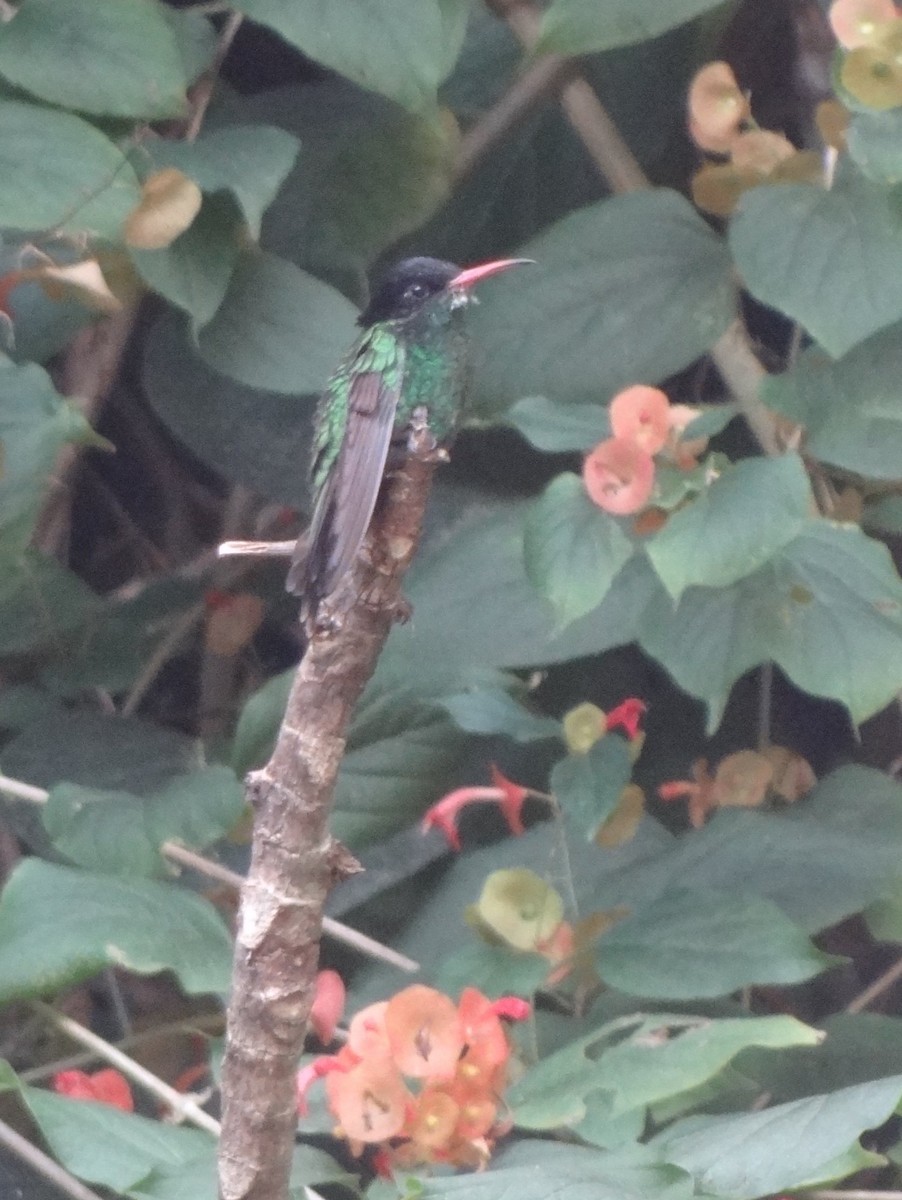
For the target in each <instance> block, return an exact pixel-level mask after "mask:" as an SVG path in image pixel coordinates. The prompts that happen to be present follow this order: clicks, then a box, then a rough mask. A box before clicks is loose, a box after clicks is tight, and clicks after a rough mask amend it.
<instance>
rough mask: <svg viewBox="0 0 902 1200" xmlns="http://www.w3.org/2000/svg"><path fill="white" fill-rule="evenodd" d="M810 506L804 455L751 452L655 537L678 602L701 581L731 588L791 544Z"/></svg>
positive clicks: (654, 556)
mask: <svg viewBox="0 0 902 1200" xmlns="http://www.w3.org/2000/svg"><path fill="white" fill-rule="evenodd" d="M810 509H811V490H810V487H809V484H808V476H807V474H806V473H805V468H804V466H803V465H802V460H801V459H800V458H799V457H798V455H795V454H784V455H782V456H781V457H780V458H749V459H746V460H745V461H744V462H739V463H736V465H735V466H732V467H728V468H727V470H725V471H724V473H723V474H722V475H721V476H720V478H718V479H716V480H715V481H714V483H713V484H712V485H711V487H710V488H708V489H707V490H706V491H704V492H703V493H702V494H701V495H700V496H699V497H698V498H697V499H696V500H694V501H693V502H692V503H691V504H688V505H686V506H685V507H684V508H682V509H680V510H679V511H678V512H675V513H674V514H673V515H672V516H671V517H670V519H669V520H668V522H667V524H666V525H665V526H664V528H663V529H662V530H660V532H659V533H657V534H656V535H655V537H654V538H653V539H652V540H651V541H650V542H649V543H648V547H647V548H648V556H649V558H650V559H651V561H652V564H653V565H654V568H655V570H656V571H657V573H658V575H659V577H660V579H661V582H662V583H663V584H664V586H665V587H666V588H667V590H668V592H669V593H670V594H671V596H673V598H674V600H679V598H680V596H682V594H683V592H684V591H685V590H686V588H687V587H691V586H692V585H693V584H695V585H698V586H704V587H728V586H729V585H730V584H732V583H736V582H737V580H739V579H743V578H744V577H745V576H746V575H751V574H752V573H753V572H754V571H755V570H757V568H758V567H760V566H762V565H763V564H764V563H766V562H767V561H768V560H769V559H770V558H772V557H773V555H774V554H775V553H776V552H777V551H778V550H781V549H782V548H783V547H784V546H785V545H787V543H788V542H791V541H792V539H793V538H794V537H795V536H796V535H797V534H798V533H800V532H801V529H802V526H803V525H804V524H805V523H806V521H807V519H808V516H809V513H810Z"/></svg>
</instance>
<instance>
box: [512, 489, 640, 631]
mask: <svg viewBox="0 0 902 1200" xmlns="http://www.w3.org/2000/svg"><path fill="white" fill-rule="evenodd" d="M632 552H633V547H632V543H631V542H630V540H629V538H628V537H627V536H626V534H625V533H624V532H623V530H622V529H621V527H620V524H619V523H618V522H617V521H616V520H615V519H614V518H613V517H612V516H610V514H609V513H606V512H604V511H602V509H600V508H599V507H598V505H597V504H594V503H593V502H592V501H591V500H590V499H589V497H588V495H587V493H586V489H585V486H584V485H583V481H582V480H581V479H580V477H579V476H578V475H574V474H572V473H571V472H569V471H567V472H565V473H564V474H562V475H558V477H557V478H556V479H553V480H552V481H551V483H550V484H549V485H548V487H547V488H546V489H545V491H544V492H543V494H542V496H541V497H540V498H539V499H538V500H537V501H536V502H535V504H534V505H533V506H532V508H531V510H530V512H529V514H528V515H527V518H526V526H525V528H524V531H523V559H524V563H525V566H526V575H527V578H528V579H529V580H530V582H531V583H532V584H533V586H534V587H535V588H536V590H537V591H538V592H539V593H540V594H541V595H543V596H544V597H545V598H546V599H547V600H548V601H550V603H551V604H552V606H553V607H554V610H555V612H556V613H557V617H558V622H559V624H560V626H561V627H562V628H563V627H564V626H566V625H569V624H570V623H571V622H572V621H575V620H576V619H577V618H578V617H584V616H585V615H586V613H588V612H591V611H592V609H593V608H597V607H598V605H599V604H601V602H602V600H603V599H604V598H605V596H606V595H607V593H608V592H609V591H610V588H611V585H612V584H613V582H614V580H615V579H616V577H617V575H618V574H619V572H620V569H621V567H622V566H623V565H624V563H625V562H626V560H627V559H628V558H629V557H630V555H631V554H632Z"/></svg>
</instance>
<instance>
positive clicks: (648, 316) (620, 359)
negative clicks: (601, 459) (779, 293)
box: [472, 189, 733, 416]
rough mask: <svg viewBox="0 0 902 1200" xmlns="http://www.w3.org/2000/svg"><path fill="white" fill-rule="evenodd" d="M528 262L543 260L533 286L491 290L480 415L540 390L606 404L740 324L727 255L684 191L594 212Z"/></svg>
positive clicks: (477, 326)
mask: <svg viewBox="0 0 902 1200" xmlns="http://www.w3.org/2000/svg"><path fill="white" fill-rule="evenodd" d="M518 253H522V254H523V255H525V256H526V257H528V258H534V259H535V260H536V264H537V265H536V266H534V267H530V268H529V272H528V276H529V277H528V278H526V274H527V273H526V271H524V272H523V273H522V276H521V277H520V278H518V279H516V280H512V279H510V278H508V279H507V280H504V279H503V277H501V276H499V277H498V279H497V280H489V281H487V282H486V284H485V286H484V287H483V288H482V289H481V291H480V299H481V301H482V303H481V304H480V307H479V309H478V310H477V312H476V313H475V314H474V316H473V319H472V326H473V330H474V334H475V338H476V341H477V345H478V350H477V354H476V372H475V381H474V382H475V386H474V402H475V403H474V407H475V410H476V412H477V414H478V415H482V416H488V415H490V414H495V413H497V412H498V411H499V410H502V409H504V408H506V407H507V406H508V405H509V404H510V403H511V402H512V401H514V400H518V399H520V398H521V397H522V396H532V395H535V394H536V393H537V392H538V393H540V394H542V395H544V396H547V397H549V398H550V399H551V400H552V401H562V402H566V403H573V402H586V401H595V402H596V403H597V402H598V400H599V399H601V400H604V399H607V398H608V397H609V396H610V395H612V394H613V393H614V392H616V391H618V390H619V389H620V388H621V387H624V386H625V385H626V384H629V383H649V384H654V383H658V382H659V381H660V380H662V379H664V378H665V377H666V376H668V375H672V374H674V373H675V372H677V371H679V370H681V369H682V368H683V367H686V366H688V365H689V364H690V363H691V362H693V361H694V360H695V359H696V358H698V357H699V356H700V355H702V354H704V353H705V351H706V350H708V349H709V348H710V347H711V346H712V345H713V344H714V342H715V341H716V340H717V338H718V337H719V336H720V335H721V333H723V331H724V329H725V328H726V327H727V325H728V324H729V321H730V319H731V315H732V312H733V291H732V283H731V281H730V259H729V255H728V254H727V250H726V247H725V245H724V244H723V242H722V241H721V239H720V238H719V237H718V236H717V235H716V234H715V233H713V232H712V231H711V230H710V229H709V228H708V226H707V225H706V224H705V222H704V221H703V220H702V218H701V217H700V216H699V215H698V213H696V212H695V211H694V209H693V208H692V207H691V205H690V204H689V202H688V201H687V200H685V199H684V198H683V197H682V196H679V195H677V193H676V192H672V191H668V190H666V189H657V190H654V191H647V192H634V193H632V194H630V195H627V196H617V197H615V198H614V199H612V200H606V201H604V202H603V203H601V204H594V205H591V206H590V207H588V208H584V209H581V210H580V211H578V212H575V213H572V214H571V215H570V216H568V217H565V218H564V219H563V220H561V221H558V222H557V223H556V224H555V225H553V226H552V227H551V228H550V229H549V230H547V231H546V232H544V233H542V234H540V235H539V236H538V237H537V238H535V239H534V240H533V241H531V242H527V244H526V245H525V246H523V247H521V248H520V250H519V251H518Z"/></svg>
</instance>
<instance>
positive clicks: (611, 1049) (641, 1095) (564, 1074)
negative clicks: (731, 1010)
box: [506, 1013, 822, 1129]
mask: <svg viewBox="0 0 902 1200" xmlns="http://www.w3.org/2000/svg"><path fill="white" fill-rule="evenodd" d="M821 1040H822V1035H820V1034H819V1033H818V1032H817V1031H816V1030H814V1029H810V1028H809V1027H808V1026H807V1025H803V1024H802V1023H801V1022H800V1021H797V1020H796V1019H795V1018H794V1017H783V1016H779V1017H752V1018H749V1019H735V1020H734V1019H728V1020H721V1021H710V1020H706V1019H704V1018H702V1017H687V1016H682V1015H680V1016H675V1015H672V1014H669V1013H656V1014H654V1016H644V1015H643V1014H641V1013H637V1014H636V1015H635V1016H629V1017H622V1018H618V1019H616V1020H614V1021H610V1022H608V1023H606V1024H605V1025H602V1026H601V1027H600V1028H598V1029H595V1030H593V1031H592V1032H591V1033H589V1034H587V1035H586V1036H585V1037H581V1038H579V1039H577V1040H576V1041H572V1042H570V1043H569V1044H568V1045H566V1046H564V1047H563V1049H561V1050H558V1051H556V1052H555V1053H553V1054H550V1055H549V1056H548V1057H547V1058H544V1059H542V1060H541V1061H540V1062H538V1063H536V1064H535V1065H534V1066H532V1067H531V1068H530V1069H529V1070H528V1071H527V1073H526V1074H525V1075H524V1076H523V1078H522V1079H521V1080H519V1081H518V1082H517V1083H515V1084H514V1085H513V1087H512V1088H510V1090H509V1091H508V1093H507V1097H506V1098H507V1102H508V1103H509V1104H510V1106H511V1108H512V1109H513V1115H514V1121H515V1123H516V1124H517V1125H519V1126H520V1127H521V1128H525V1129H557V1128H559V1127H560V1126H562V1125H567V1126H571V1127H572V1126H576V1125H579V1124H580V1122H581V1121H582V1120H583V1119H584V1117H585V1116H586V1111H587V1101H589V1102H592V1103H593V1104H594V1103H597V1102H598V1101H599V1100H600V1101H601V1102H602V1103H603V1104H604V1106H605V1107H606V1110H607V1111H608V1112H609V1113H610V1116H612V1117H616V1116H619V1115H621V1114H623V1113H627V1112H629V1111H631V1110H632V1109H635V1108H645V1107H647V1106H648V1105H650V1104H657V1103H660V1102H661V1101H662V1100H666V1099H668V1098H670V1097H672V1096H678V1095H680V1094H681V1093H682V1092H686V1091H689V1089H690V1088H696V1087H698V1086H699V1085H700V1084H703V1083H705V1082H706V1081H708V1080H710V1079H713V1078H714V1077H715V1076H716V1075H718V1074H719V1073H720V1072H721V1071H722V1070H723V1069H724V1068H725V1067H726V1066H727V1064H728V1063H730V1062H731V1061H732V1060H733V1059H734V1058H735V1057H736V1055H737V1054H739V1053H740V1051H742V1050H744V1049H746V1048H747V1047H749V1046H763V1047H767V1048H769V1049H772V1050H779V1049H785V1048H786V1047H789V1046H812V1045H817V1044H818V1043H819V1042H820V1041H821Z"/></svg>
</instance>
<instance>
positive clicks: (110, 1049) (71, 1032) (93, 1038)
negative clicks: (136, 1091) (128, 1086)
mask: <svg viewBox="0 0 902 1200" xmlns="http://www.w3.org/2000/svg"><path fill="white" fill-rule="evenodd" d="M32 1007H33V1008H34V1010H35V1012H37V1013H39V1014H40V1015H41V1016H42V1017H44V1019H45V1020H47V1021H48V1022H49V1023H50V1024H51V1025H53V1026H55V1027H56V1028H57V1029H59V1030H60V1032H61V1033H65V1034H66V1035H67V1036H68V1037H70V1038H71V1039H72V1041H73V1042H78V1044H79V1045H80V1046H84V1047H85V1049H87V1050H91V1051H93V1053H94V1054H96V1055H97V1057H98V1058H101V1059H103V1060H104V1062H108V1063H110V1064H111V1065H112V1066H114V1067H116V1069H117V1070H119V1071H121V1072H122V1074H123V1075H125V1076H126V1078H128V1079H131V1080H132V1082H133V1083H137V1084H139V1085H140V1086H141V1087H143V1088H145V1089H146V1090H147V1091H148V1092H150V1094H151V1095H152V1096H156V1097H157V1099H158V1100H162V1101H163V1103H164V1104H166V1105H167V1106H168V1107H169V1108H171V1109H172V1111H173V1112H174V1113H176V1114H177V1116H179V1117H180V1118H181V1119H182V1120H184V1121H190V1122H191V1123H192V1125H197V1126H198V1128H199V1129H206V1130H207V1132H208V1133H212V1134H213V1136H214V1137H216V1136H218V1134H219V1122H218V1121H217V1120H216V1119H215V1117H211V1116H210V1114H209V1113H207V1112H204V1110H203V1109H202V1108H201V1107H200V1105H199V1104H197V1103H196V1102H195V1101H194V1100H192V1099H191V1097H190V1096H186V1095H184V1094H183V1093H182V1092H178V1091H176V1089H175V1088H174V1087H170V1086H169V1084H168V1083H164V1082H163V1080H162V1079H160V1078H158V1077H157V1076H156V1075H154V1073H153V1072H152V1071H148V1070H147V1068H146V1067H142V1066H141V1064H140V1063H137V1062H135V1060H134V1059H133V1058H129V1056H128V1055H127V1054H123V1052H122V1051H121V1050H117V1049H116V1047H115V1046H111V1045H110V1043H109V1042H106V1041H104V1040H103V1038H102V1037H98V1035H97V1034H96V1033H92V1032H91V1030H90V1029H86V1028H85V1026H84V1025H80V1024H79V1023H78V1021H73V1020H72V1018H71V1017H66V1016H64V1015H63V1014H62V1013H58V1012H57V1011H56V1010H55V1009H53V1008H51V1007H50V1006H49V1005H48V1004H42V1003H41V1001H39V1000H35V1001H34V1002H33V1003H32Z"/></svg>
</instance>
